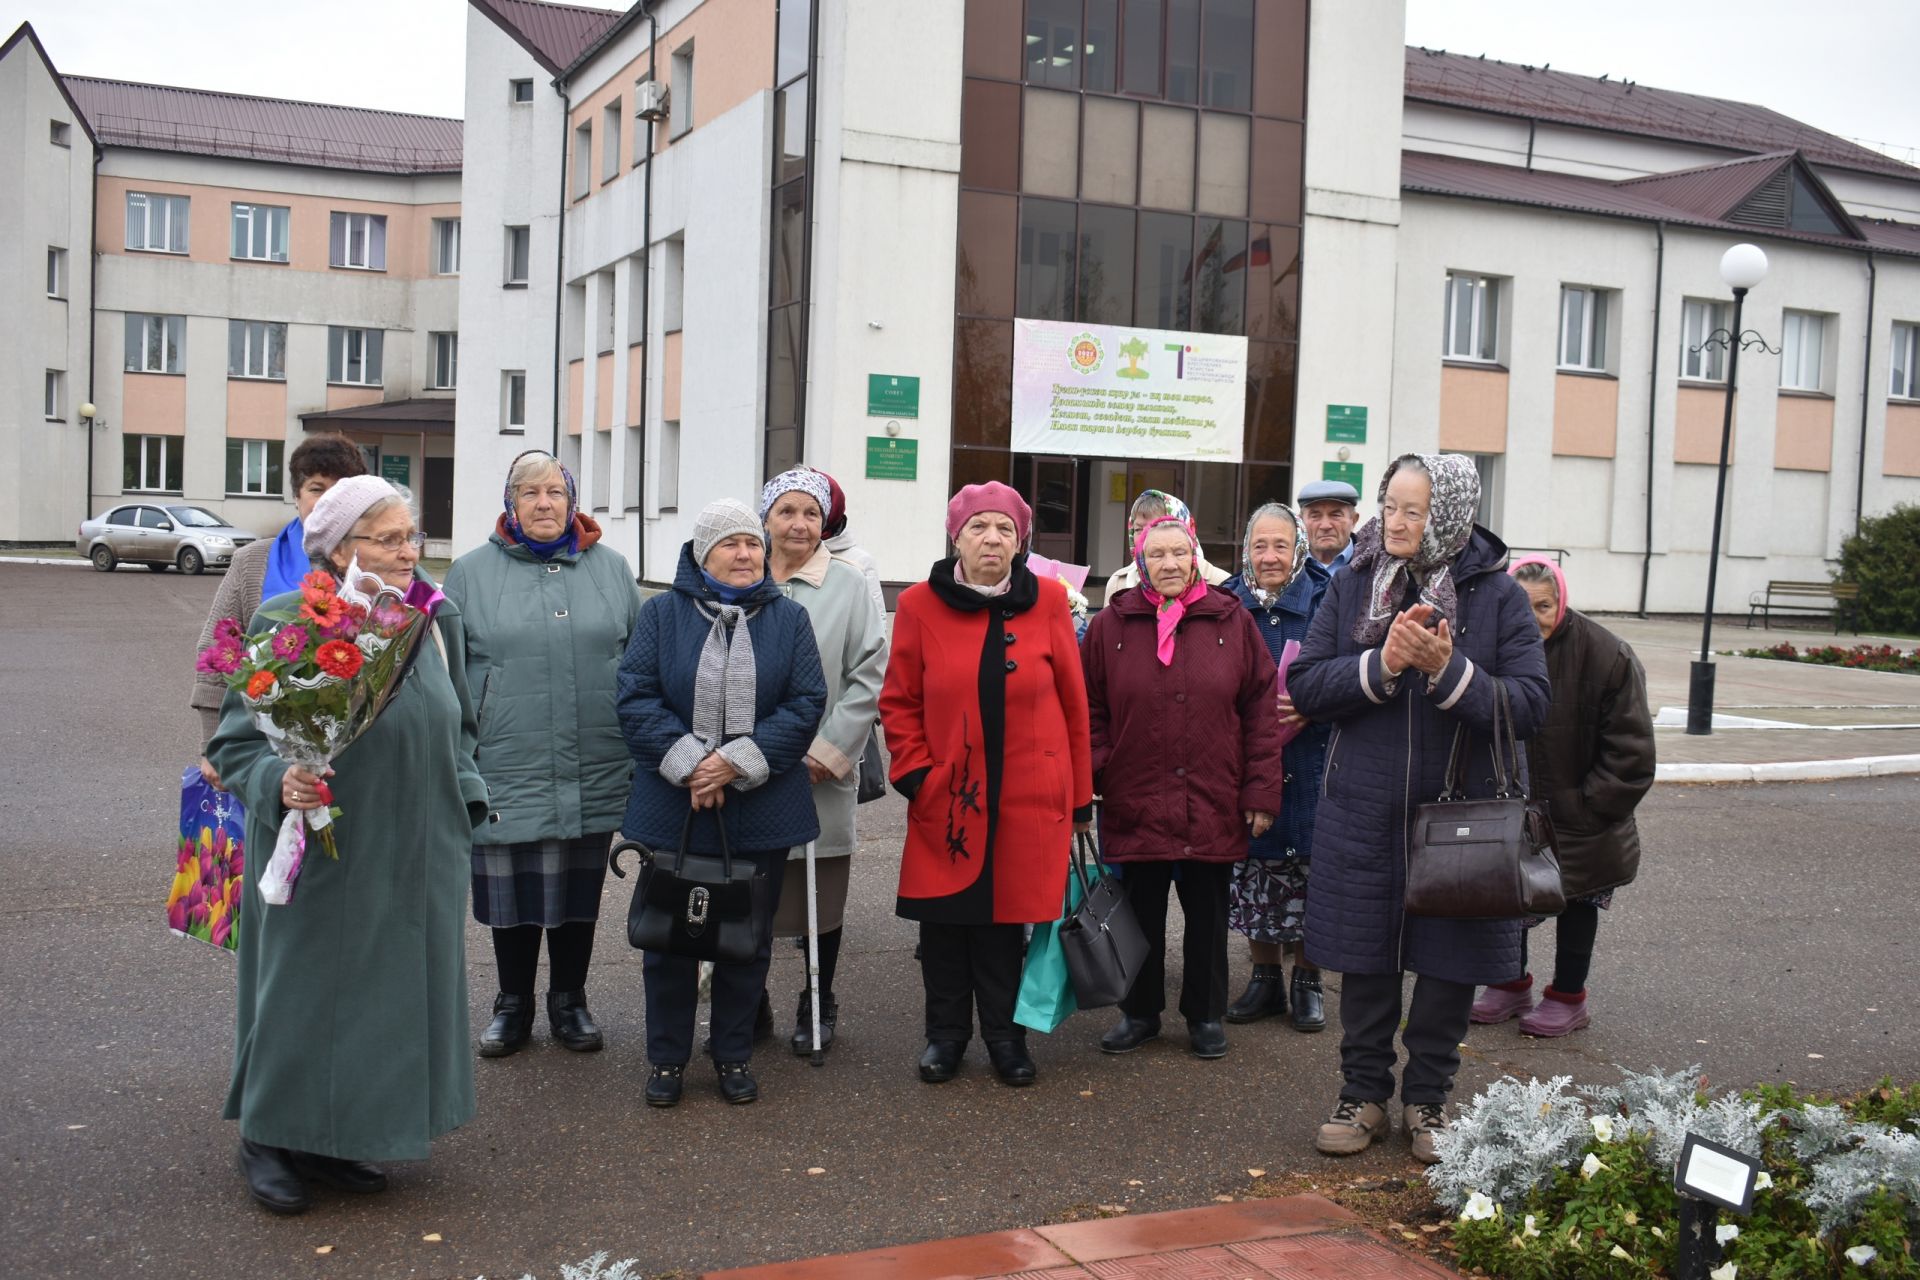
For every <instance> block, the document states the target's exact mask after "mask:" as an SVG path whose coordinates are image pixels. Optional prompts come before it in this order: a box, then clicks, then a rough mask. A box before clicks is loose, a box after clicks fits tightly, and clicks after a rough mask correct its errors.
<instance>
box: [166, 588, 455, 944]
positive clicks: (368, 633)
mask: <svg viewBox="0 0 1920 1280" xmlns="http://www.w3.org/2000/svg"><path fill="white" fill-rule="evenodd" d="M444 598H445V597H444V596H442V595H441V593H440V590H439V589H438V588H437V587H435V586H434V585H433V584H432V583H430V582H422V581H416V582H414V583H412V584H410V585H409V586H408V588H407V589H406V590H405V591H401V590H399V589H398V588H396V587H393V586H391V585H389V584H387V583H386V582H384V581H382V580H381V579H379V578H377V577H375V576H374V575H372V574H370V573H366V572H364V571H363V570H362V569H361V568H360V562H359V559H358V558H357V557H356V558H355V559H354V561H353V562H352V563H351V564H350V565H348V566H347V571H346V573H345V574H344V575H343V576H342V578H341V580H340V581H339V582H338V583H336V582H335V581H334V580H333V578H332V577H330V576H329V575H327V574H325V573H310V574H308V575H307V577H306V578H305V579H304V580H303V581H302V582H301V584H300V603H299V605H298V606H297V607H296V608H295V609H293V610H291V611H285V610H282V611H278V612H273V613H265V614H263V615H262V616H263V617H265V618H266V619H268V620H269V621H271V622H272V623H274V625H273V626H272V627H270V628H268V629H267V630H264V631H261V632H258V633H257V634H254V635H245V634H243V633H242V632H241V630H240V627H239V625H238V624H237V623H234V622H232V621H231V620H222V621H221V622H220V623H219V624H218V625H217V626H216V627H215V629H214V639H213V643H212V644H211V645H209V646H208V647H207V648H206V649H205V650H204V651H202V653H201V654H200V659H199V666H200V669H201V670H202V671H209V672H213V673H215V674H218V675H221V676H224V677H225V678H226V682H227V687H228V688H230V689H233V690H235V691H237V692H238V693H239V694H240V697H241V700H242V701H243V702H244V703H245V704H246V707H247V710H248V711H249V712H250V713H251V714H252V716H253V722H254V724H255V726H257V727H258V728H259V730H260V732H261V733H263V734H265V735H266V739H267V743H268V745H269V746H271V747H272V748H273V751H274V754H275V755H277V756H279V757H280V758H281V759H282V760H285V761H286V762H287V763H288V764H290V765H299V766H301V767H302V768H304V769H307V770H308V771H310V772H312V773H315V774H324V773H325V772H326V770H327V766H328V765H329V764H330V763H331V762H332V761H333V759H334V758H335V757H336V756H338V755H339V754H340V753H341V752H342V751H344V750H345V749H346V748H347V746H348V745H349V744H350V743H352V742H353V741H354V740H355V739H356V738H358V737H359V736H360V735H361V734H363V733H365V732H366V731H367V730H368V729H369V728H370V727H372V725H373V722H374V721H375V720H377V719H379V717H380V713H381V712H382V711H384V710H386V708H387V704H388V703H390V702H392V701H393V699H394V697H395V695H397V694H398V693H399V692H400V682H401V680H402V679H403V678H404V677H405V676H406V673H407V671H408V669H409V668H410V667H411V666H412V664H413V659H414V656H415V654H416V653H418V651H419V648H420V645H421V643H422V642H423V641H424V640H425V639H426V637H427V635H428V632H429V628H430V627H431V625H432V621H433V613H434V610H435V609H436V608H437V607H438V606H439V604H440V602H441V600H443V599H444ZM320 799H321V801H322V805H323V807H321V808H318V809H309V810H299V809H296V810H291V811H289V812H288V813H287V815H286V817H285V818H284V819H282V820H281V823H280V832H279V836H278V838H277V839H276V840H275V842H274V846H273V853H272V856H271V857H269V858H268V859H267V862H266V864H265V865H264V866H263V867H262V868H261V871H260V876H259V886H260V896H261V898H262V899H263V900H264V901H265V902H267V903H268V905H270V906H284V905H285V904H286V903H288V902H291V901H292V900H293V890H294V885H295V884H296V883H297V882H298V880H299V878H300V867H301V864H302V863H303V862H304V861H305V858H306V852H307V839H308V834H307V833H308V832H309V831H312V832H313V833H314V836H315V838H316V841H317V843H318V844H319V845H320V848H321V851H322V852H323V853H325V854H326V856H327V857H329V858H338V857H339V856H340V851H339V848H338V846H337V845H336V844H335V841H334V833H333V820H334V819H335V818H337V817H339V816H340V810H339V809H337V808H335V807H333V796H332V793H331V791H330V790H329V789H328V788H327V785H326V784H325V783H324V782H322V783H321V784H320Z"/></svg>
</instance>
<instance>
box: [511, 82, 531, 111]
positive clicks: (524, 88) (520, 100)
mask: <svg viewBox="0 0 1920 1280" xmlns="http://www.w3.org/2000/svg"><path fill="white" fill-rule="evenodd" d="M507 101H508V102H511V103H513V104H514V105H515V106H524V105H526V104H527V103H529V102H532V101H533V81H531V80H509V81H507Z"/></svg>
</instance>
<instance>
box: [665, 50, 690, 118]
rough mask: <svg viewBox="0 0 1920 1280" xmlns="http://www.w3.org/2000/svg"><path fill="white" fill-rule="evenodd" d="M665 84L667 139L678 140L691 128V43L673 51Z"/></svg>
mask: <svg viewBox="0 0 1920 1280" xmlns="http://www.w3.org/2000/svg"><path fill="white" fill-rule="evenodd" d="M667 84H668V88H667V137H668V138H678V137H679V136H680V135H682V134H684V133H685V132H686V131H687V130H689V129H691V128H693V41H691V40H689V41H687V42H686V43H685V44H683V45H681V46H680V47H679V48H678V49H676V50H674V52H673V79H671V80H670V81H668V82H667Z"/></svg>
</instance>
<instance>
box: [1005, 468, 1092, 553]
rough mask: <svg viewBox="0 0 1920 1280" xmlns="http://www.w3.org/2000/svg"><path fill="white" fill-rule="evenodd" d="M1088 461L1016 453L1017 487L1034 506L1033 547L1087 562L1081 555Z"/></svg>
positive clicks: (1036, 549)
mask: <svg viewBox="0 0 1920 1280" xmlns="http://www.w3.org/2000/svg"><path fill="white" fill-rule="evenodd" d="M1084 464H1085V460H1084V459H1081V458H1058V457H1051V456H1048V455H1044V454H1016V455H1015V456H1014V460H1013V474H1014V488H1016V489H1018V490H1019V491H1020V496H1021V497H1023V498H1025V499H1026V500H1027V502H1028V504H1029V505H1031V506H1032V507H1033V550H1034V551H1036V552H1038V553H1039V554H1040V555H1043V556H1049V557H1051V558H1052V559H1055V560H1064V561H1066V562H1067V563H1069V564H1085V563H1086V560H1085V558H1084V557H1083V556H1082V555H1081V549H1082V538H1083V537H1084V534H1083V533H1082V519H1081V504H1082V495H1081V492H1080V491H1081V489H1082V487H1083V485H1084V476H1083V475H1082V471H1083V470H1084Z"/></svg>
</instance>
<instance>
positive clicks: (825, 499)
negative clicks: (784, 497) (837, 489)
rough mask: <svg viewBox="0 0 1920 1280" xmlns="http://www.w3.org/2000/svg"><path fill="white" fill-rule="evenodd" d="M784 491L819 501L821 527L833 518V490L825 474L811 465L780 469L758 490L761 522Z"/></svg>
mask: <svg viewBox="0 0 1920 1280" xmlns="http://www.w3.org/2000/svg"><path fill="white" fill-rule="evenodd" d="M785 493H804V494H806V495H807V496H808V497H809V498H812V499H813V500H814V501H815V502H817V503H819V504H820V524H821V527H822V528H823V529H824V528H825V526H826V523H827V521H829V520H831V519H833V490H832V489H831V488H830V487H828V484H827V478H826V476H824V475H822V474H821V473H820V472H818V471H815V470H814V469H813V468H812V467H795V468H794V469H793V470H791V471H782V472H781V473H780V474H779V475H777V476H775V477H774V478H773V479H771V480H769V481H767V483H766V487H765V488H763V489H761V490H760V520H761V523H763V524H764V523H765V522H766V519H767V512H769V511H771V510H773V504H774V503H776V502H778V501H780V495H781V494H785Z"/></svg>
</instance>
